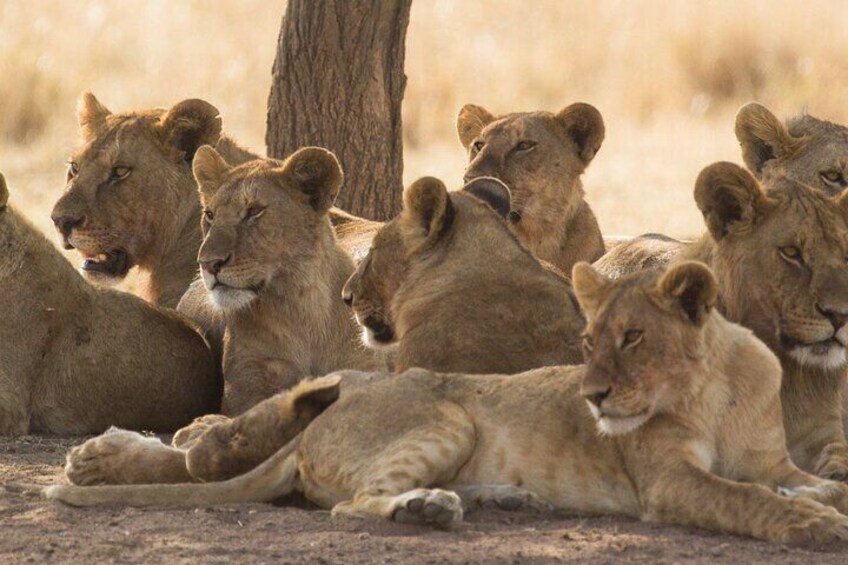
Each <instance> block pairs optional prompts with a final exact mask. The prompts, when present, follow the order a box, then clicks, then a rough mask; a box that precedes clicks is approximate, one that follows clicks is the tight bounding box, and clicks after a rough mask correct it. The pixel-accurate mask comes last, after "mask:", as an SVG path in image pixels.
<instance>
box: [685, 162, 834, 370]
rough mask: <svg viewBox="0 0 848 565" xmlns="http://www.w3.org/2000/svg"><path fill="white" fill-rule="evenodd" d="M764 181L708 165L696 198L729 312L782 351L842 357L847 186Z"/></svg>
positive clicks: (806, 359) (801, 359) (824, 364)
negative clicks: (831, 190)
mask: <svg viewBox="0 0 848 565" xmlns="http://www.w3.org/2000/svg"><path fill="white" fill-rule="evenodd" d="M766 186H767V187H768V190H763V189H762V188H761V187H760V184H759V183H758V182H757V181H756V180H755V179H754V177H753V176H751V174H750V173H749V172H748V171H746V170H744V169H742V168H741V167H739V166H737V165H734V164H732V163H715V164H713V165H710V166H709V167H707V168H705V169H704V170H703V171H702V172H701V174H700V175H699V176H698V180H697V181H696V184H695V201H696V202H697V204H698V208H700V210H701V212H702V213H703V215H704V219H705V222H706V224H707V228H708V230H709V234H710V236H711V238H712V239H713V241H714V249H713V251H712V257H713V258H712V266H713V268H714V269H715V272H716V273H717V276H718V282H719V288H720V290H721V300H722V304H723V309H724V312H725V315H726V316H727V317H728V318H729V319H731V320H733V321H735V322H738V323H740V324H742V325H743V326H746V327H748V328H751V329H752V330H754V332H755V333H756V335H757V337H759V338H760V339H762V340H763V341H764V342H765V343H766V344H767V345H768V346H769V347H770V348H771V349H772V350H773V351H775V352H776V353H778V355H779V356H780V357H782V358H783V359H784V360H786V359H788V360H791V361H793V362H795V363H798V364H800V365H806V366H810V367H813V368H817V369H822V370H842V369H844V368H845V366H846V365H848V356H846V351H845V348H846V345H848V327H846V322H848V265H846V261H848V195H846V193H843V194H841V195H838V196H827V195H826V194H825V193H824V192H822V191H819V190H810V189H809V187H807V186H805V185H802V184H800V183H798V182H797V181H793V180H790V179H786V178H772V179H771V180H770V181H769V182H768V183H767V185H766Z"/></svg>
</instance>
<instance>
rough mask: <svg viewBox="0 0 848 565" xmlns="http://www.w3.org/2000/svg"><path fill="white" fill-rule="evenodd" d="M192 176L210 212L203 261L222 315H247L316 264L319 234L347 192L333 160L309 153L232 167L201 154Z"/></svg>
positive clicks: (210, 153) (206, 150)
mask: <svg viewBox="0 0 848 565" xmlns="http://www.w3.org/2000/svg"><path fill="white" fill-rule="evenodd" d="M193 169H194V176H195V179H196V180H197V183H198V186H199V189H200V200H201V204H202V206H203V219H202V231H203V244H202V245H201V247H200V252H199V253H198V256H197V260H198V263H199V264H200V272H201V276H202V278H203V283H204V285H205V286H206V288H207V289H208V290H209V292H210V295H211V298H212V300H213V302H214V303H215V304H216V305H217V306H218V307H220V308H221V309H223V310H225V311H226V310H239V309H242V308H245V307H247V306H249V305H250V304H251V303H252V302H253V300H254V299H255V298H256V297H257V296H258V295H259V294H260V293H261V292H262V290H263V288H265V286H266V285H267V284H268V282H270V280H271V279H272V278H273V277H278V276H285V274H286V273H292V272H296V271H297V269H298V268H301V267H302V268H305V267H304V266H305V265H308V264H309V262H310V261H312V260H313V259H314V256H315V254H316V252H317V251H316V249H317V246H318V243H319V239H320V237H321V230H320V229H319V228H320V227H321V226H323V225H325V224H327V222H328V220H327V211H328V210H329V209H330V206H332V205H333V202H334V201H335V199H336V196H337V195H338V192H339V189H340V188H341V186H342V170H341V167H340V166H339V162H338V160H337V159H336V157H335V156H334V155H333V154H332V153H330V152H329V151H327V150H326V149H321V148H319V147H306V148H303V149H300V150H298V151H296V152H295V153H294V154H292V155H291V156H290V157H289V158H288V159H286V160H285V161H277V160H274V159H257V160H254V161H250V162H248V163H245V164H243V165H239V166H237V167H231V166H230V165H229V164H228V163H227V162H226V161H225V160H224V159H223V157H221V155H220V154H218V152H217V151H215V150H214V149H213V148H212V147H208V146H206V147H201V148H200V149H198V151H197V154H196V155H195V158H194V165H193Z"/></svg>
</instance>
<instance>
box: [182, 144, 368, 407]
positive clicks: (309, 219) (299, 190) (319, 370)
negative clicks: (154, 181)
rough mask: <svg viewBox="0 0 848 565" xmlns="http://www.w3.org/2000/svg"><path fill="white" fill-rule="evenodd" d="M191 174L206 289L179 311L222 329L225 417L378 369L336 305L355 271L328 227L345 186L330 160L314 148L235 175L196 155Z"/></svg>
mask: <svg viewBox="0 0 848 565" xmlns="http://www.w3.org/2000/svg"><path fill="white" fill-rule="evenodd" d="M194 174H195V177H196V179H197V182H198V185H199V188H200V199H201V202H202V205H203V209H204V219H203V233H204V239H203V244H202V246H201V248H200V251H199V253H198V257H197V260H198V262H199V263H200V265H201V273H202V281H201V283H200V284H201V285H203V286H193V287H192V289H191V290H190V291H189V293H187V296H186V297H184V299H183V302H182V303H181V305H180V310H181V311H185V312H186V313H187V314H189V315H190V316H191V317H192V318H193V319H207V320H220V321H223V322H224V325H225V326H226V330H225V335H224V338H223V342H224V351H223V372H224V401H223V411H224V413H225V414H228V415H237V414H240V413H242V412H244V411H245V410H246V409H248V408H250V407H251V406H253V405H254V404H256V403H257V402H259V401H261V400H263V399H265V398H268V397H270V396H272V395H273V394H275V393H277V392H279V391H281V390H285V389H287V388H290V387H292V386H294V385H295V384H297V382H298V381H299V380H301V379H303V378H305V377H307V376H320V375H325V374H327V373H329V372H331V371H334V370H339V369H343V368H354V369H377V368H379V367H380V366H381V364H380V363H379V362H378V361H377V359H376V357H375V355H374V354H373V352H371V351H369V350H367V349H366V348H365V347H363V345H362V344H361V343H360V341H359V339H358V328H357V325H356V323H355V321H354V320H353V319H352V317H351V315H350V312H349V311H348V310H347V309H346V308H345V305H344V304H343V303H342V301H341V298H340V296H341V290H342V287H343V286H344V283H345V281H346V280H347V278H348V277H349V276H350V274H351V273H352V272H353V261H352V260H351V259H350V257H349V256H348V255H347V254H346V253H345V252H344V250H343V249H341V248H340V246H339V244H338V242H337V240H336V236H335V234H334V232H333V229H332V227H331V226H330V222H329V220H328V210H329V209H330V207H331V205H332V203H333V201H334V200H335V198H336V195H337V194H338V191H339V189H340V188H341V186H342V172H341V169H340V167H339V164H338V161H337V160H336V158H335V156H334V155H333V154H332V153H330V152H329V151H326V150H324V149H320V148H317V147H311V148H305V149H301V150H299V151H297V152H295V153H294V154H293V155H292V156H291V157H289V158H288V159H287V160H286V161H284V162H283V161H276V160H273V159H258V160H254V161H249V162H248V163H245V164H242V165H239V166H237V167H231V166H230V165H229V164H228V163H227V162H226V161H225V160H224V159H223V157H222V156H221V155H219V154H218V153H217V152H216V151H215V150H214V149H212V148H211V147H202V148H201V149H199V150H198V152H197V155H196V156H195V159H194ZM216 262H219V263H220V264H221V266H220V272H218V273H215V272H214V268H213V266H214V264H215V263H216Z"/></svg>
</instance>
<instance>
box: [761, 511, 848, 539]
mask: <svg viewBox="0 0 848 565" xmlns="http://www.w3.org/2000/svg"><path fill="white" fill-rule="evenodd" d="M776 539H777V541H780V542H783V543H786V544H790V545H821V544H826V543H832V542H835V541H848V516H844V515H842V514H840V513H839V512H837V511H836V510H835V509H833V508H821V509H820V510H818V511H816V512H815V513H812V512H811V513H809V515H808V516H806V517H805V518H801V519H798V520H793V522H792V523H790V524H789V525H787V526H784V527H783V528H782V529H781V530H780V531H779V532H778V535H777V536H776Z"/></svg>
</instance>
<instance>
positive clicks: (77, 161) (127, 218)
mask: <svg viewBox="0 0 848 565" xmlns="http://www.w3.org/2000/svg"><path fill="white" fill-rule="evenodd" d="M78 119H79V125H80V132H81V134H82V141H83V144H82V147H80V148H79V149H77V150H76V151H75V152H74V154H73V155H72V156H71V158H70V164H69V166H68V176H67V186H66V187H65V193H64V194H63V195H62V197H61V198H60V199H59V201H58V202H56V205H55V207H54V208H53V213H52V217H53V222H54V223H55V224H56V228H57V229H58V231H59V233H60V234H61V236H62V240H63V243H64V245H65V248H66V249H77V250H78V251H79V252H80V254H81V255H82V256H83V257H84V261H83V263H82V272H83V273H84V274H85V275H86V276H88V277H89V278H90V279H91V280H92V281H93V282H97V283H110V282H115V281H119V280H121V279H123V278H124V277H125V276H126V275H127V272H128V271H129V270H130V269H131V268H132V267H134V266H137V267H138V269H139V272H140V273H142V275H144V277H145V278H146V279H147V284H146V288H144V289H143V291H142V293H141V294H142V297H143V298H145V299H146V300H148V301H149V302H152V303H154V304H159V305H162V306H167V307H169V308H174V307H176V305H177V303H178V302H179V300H180V297H181V296H182V295H183V293H184V292H185V290H186V288H188V285H189V283H191V281H192V280H194V278H195V277H196V276H197V261H196V258H197V249H198V247H200V239H201V236H200V202H199V201H198V199H197V186H196V185H195V183H194V179H193V178H192V176H191V162H192V159H193V158H194V154H195V152H196V151H197V148H198V147H200V146H201V145H207V144H208V145H216V146H217V148H218V151H220V152H221V153H222V154H223V155H225V157H226V159H227V160H228V161H229V162H231V163H242V162H244V161H247V160H250V159H253V158H255V156H254V155H253V154H251V153H249V152H248V151H246V150H244V149H242V148H240V147H238V146H237V145H236V144H235V143H234V142H233V141H232V140H231V139H229V138H228V137H226V136H224V135H222V134H221V116H220V115H219V113H218V110H217V108H215V107H214V106H212V105H211V104H209V103H208V102H205V101H203V100H197V99H192V100H184V101H182V102H180V103H178V104H176V105H174V106H173V107H172V108H170V109H168V110H165V109H162V108H156V109H150V110H135V111H130V112H124V113H118V114H114V113H112V112H110V111H109V110H108V109H106V107H105V106H103V105H102V104H101V103H100V102H99V101H98V100H97V99H96V98H95V97H94V95H93V94H91V93H85V94H84V95H83V96H82V98H81V99H80V103H79V107H78Z"/></svg>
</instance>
